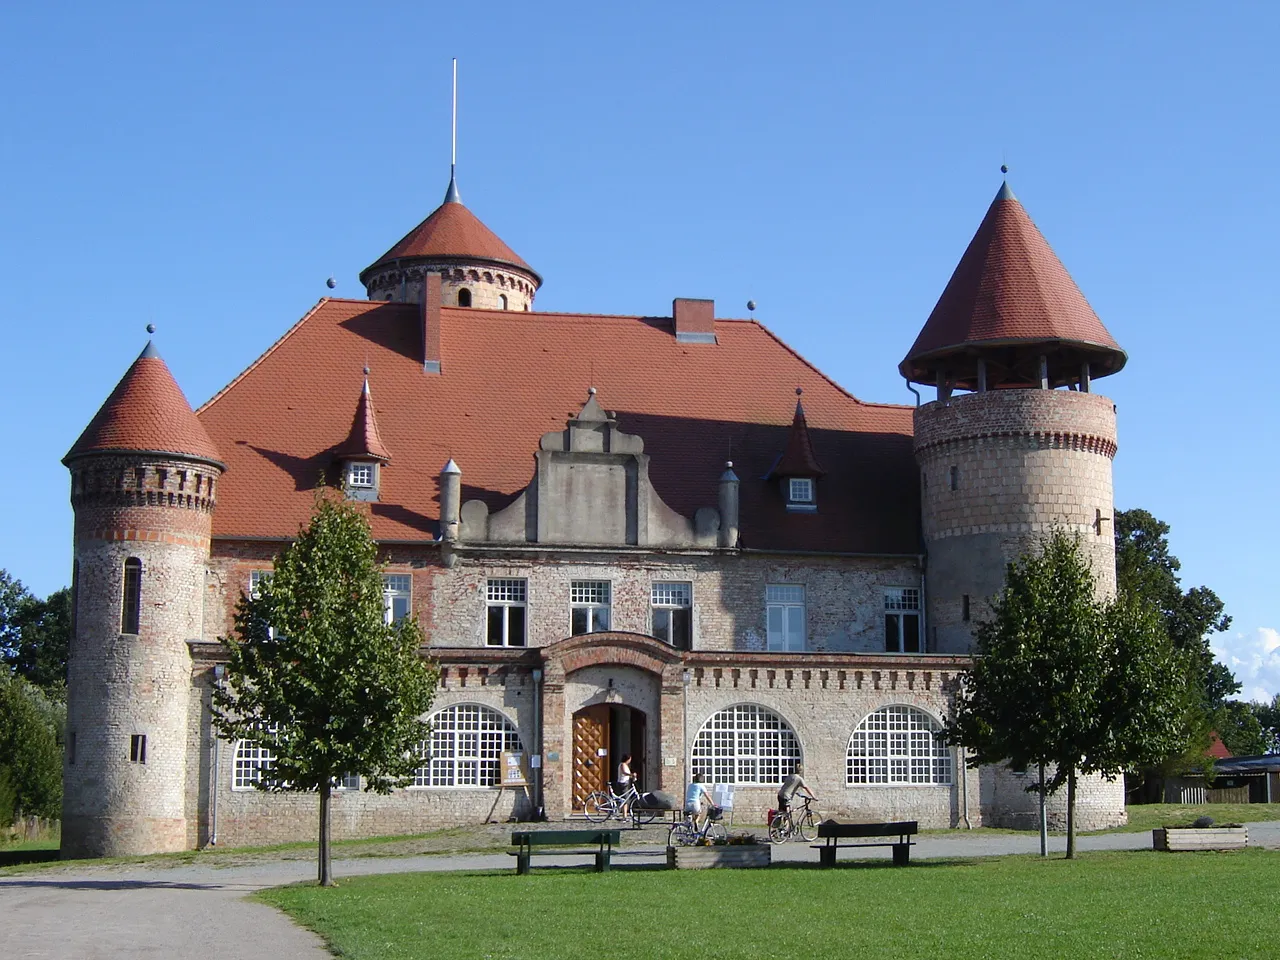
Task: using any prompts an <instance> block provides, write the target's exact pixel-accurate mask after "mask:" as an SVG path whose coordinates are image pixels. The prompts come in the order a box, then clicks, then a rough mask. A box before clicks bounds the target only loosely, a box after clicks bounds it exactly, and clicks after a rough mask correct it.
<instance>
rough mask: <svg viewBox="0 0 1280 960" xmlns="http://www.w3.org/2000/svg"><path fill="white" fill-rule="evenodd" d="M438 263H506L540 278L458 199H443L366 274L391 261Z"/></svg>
mask: <svg viewBox="0 0 1280 960" xmlns="http://www.w3.org/2000/svg"><path fill="white" fill-rule="evenodd" d="M411 257H412V258H425V259H439V260H488V261H492V262H493V263H502V264H509V265H511V266H514V267H518V268H519V269H521V270H523V271H525V272H526V273H531V274H533V276H534V277H537V278H538V281H539V283H541V277H538V274H537V273H535V272H534V269H533V268H532V267H531V266H529V265H528V264H527V263H525V262H524V260H522V259H521V258H520V256H519V255H518V254H517V253H516V252H515V251H514V250H512V249H511V248H510V247H508V246H507V245H506V244H505V243H503V242H502V241H501V240H500V239H498V235H497V234H496V233H494V232H493V231H492V230H490V229H489V228H488V227H486V226H485V225H484V224H483V223H481V222H480V218H479V217H477V216H476V215H475V214H474V213H472V212H471V211H470V210H468V209H467V208H466V207H464V206H463V205H462V204H461V203H460V202H458V201H457V200H446V201H445V202H444V203H442V204H440V206H438V207H436V209H435V210H434V211H433V212H432V214H431V216H429V217H427V219H425V220H423V221H422V222H421V223H420V224H418V225H417V226H416V227H414V228H413V229H412V230H410V231H409V232H408V233H407V234H405V236H404V237H403V238H402V239H401V240H400V242H399V243H397V244H396V245H395V246H394V247H392V248H391V249H390V250H388V251H387V252H386V253H384V254H383V255H382V256H381V257H379V258H378V259H377V260H375V261H374V262H373V264H372V265H371V266H368V267H366V268H365V269H364V270H363V271H362V272H361V274H360V280H361V282H364V278H365V275H366V274H368V273H369V271H370V270H373V269H374V267H380V266H382V265H383V264H384V263H388V262H390V261H392V260H399V259H408V258H411Z"/></svg>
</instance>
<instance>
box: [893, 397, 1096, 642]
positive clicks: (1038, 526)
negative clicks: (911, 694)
mask: <svg viewBox="0 0 1280 960" xmlns="http://www.w3.org/2000/svg"><path fill="white" fill-rule="evenodd" d="M1115 437H1116V429H1115V408H1114V405H1113V404H1112V402H1111V401H1110V400H1109V399H1107V398H1106V397H1103V396H1100V395H1098V394H1092V393H1079V392H1076V391H1067V390H995V391H989V392H987V393H972V394H965V395H961V396H958V397H953V398H952V399H951V400H950V401H949V402H947V403H939V402H934V403H928V404H925V405H924V406H922V407H919V408H917V410H916V415H915V449H916V459H917V461H918V462H919V464H920V470H921V486H922V489H921V503H922V519H923V526H924V534H925V539H926V543H927V547H928V567H927V570H928V587H929V590H928V595H927V607H928V623H929V629H930V640H931V643H930V648H931V649H935V650H938V651H942V652H951V653H963V652H966V651H968V649H969V648H970V645H971V643H972V623H973V622H974V621H976V620H980V619H983V618H985V617H988V616H989V615H990V607H989V603H988V601H989V599H990V598H991V597H992V596H994V595H995V594H996V593H998V592H999V591H1000V589H1001V588H1002V586H1003V583H1004V572H1005V566H1006V564H1007V563H1008V562H1009V561H1011V560H1014V559H1016V558H1017V557H1018V556H1020V555H1022V554H1024V553H1026V552H1027V551H1029V550H1033V549H1035V547H1036V546H1037V545H1038V543H1039V541H1040V540H1041V538H1043V537H1044V536H1045V535H1047V534H1048V533H1049V532H1050V531H1051V530H1053V529H1054V528H1055V527H1059V528H1061V529H1064V530H1066V531H1067V532H1069V533H1074V534H1077V535H1078V536H1079V537H1080V538H1081V543H1082V545H1083V547H1084V551H1085V555H1086V556H1087V557H1088V558H1089V560H1090V563H1091V565H1092V567H1093V569H1094V573H1095V576H1096V577H1097V578H1098V587H1099V593H1100V594H1101V595H1103V596H1110V595H1112V594H1114V592H1115V545H1114V539H1113V538H1114V527H1113V525H1112V518H1113V516H1114V513H1115V510H1114V496H1113V488H1112V471H1111V461H1112V459H1113V457H1114V456H1115V452H1116V441H1115ZM953 477H954V481H953ZM953 485H954V489H953ZM965 597H968V599H969V604H968V607H969V618H968V619H967V620H966V619H965V616H964V613H965V602H964V598H965Z"/></svg>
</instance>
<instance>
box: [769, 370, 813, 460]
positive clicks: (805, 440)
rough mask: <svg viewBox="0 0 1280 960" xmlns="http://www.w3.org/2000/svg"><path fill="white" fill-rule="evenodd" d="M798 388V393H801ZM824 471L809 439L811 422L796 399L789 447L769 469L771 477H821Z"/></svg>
mask: <svg viewBox="0 0 1280 960" xmlns="http://www.w3.org/2000/svg"><path fill="white" fill-rule="evenodd" d="M799 392H800V391H799V388H797V390H796V393H799ZM823 473H824V471H823V469H822V467H820V466H819V465H818V458H817V456H816V455H815V454H814V452H813V444H812V443H811V442H810V440H809V423H808V421H807V420H805V417H804V405H803V404H801V403H800V401H799V400H796V413H795V416H794V417H793V418H792V420H791V430H790V432H789V433H788V434H787V449H786V450H784V451H783V453H782V456H781V457H779V458H778V462H777V463H775V464H774V465H773V469H772V470H770V471H769V476H770V477H820V476H822V474H823Z"/></svg>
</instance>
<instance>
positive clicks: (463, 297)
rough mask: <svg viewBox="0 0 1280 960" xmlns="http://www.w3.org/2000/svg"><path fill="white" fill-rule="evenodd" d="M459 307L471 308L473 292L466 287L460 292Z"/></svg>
mask: <svg viewBox="0 0 1280 960" xmlns="http://www.w3.org/2000/svg"><path fill="white" fill-rule="evenodd" d="M458 306H460V307H469V306H471V291H470V290H468V289H467V288H466V287H463V288H462V289H461V290H459V291H458Z"/></svg>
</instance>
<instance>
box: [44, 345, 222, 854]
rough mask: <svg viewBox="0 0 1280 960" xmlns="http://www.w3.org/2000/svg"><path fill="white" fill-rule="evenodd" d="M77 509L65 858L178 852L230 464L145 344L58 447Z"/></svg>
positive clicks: (182, 845) (183, 843)
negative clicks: (218, 521) (213, 538)
mask: <svg viewBox="0 0 1280 960" xmlns="http://www.w3.org/2000/svg"><path fill="white" fill-rule="evenodd" d="M63 463H64V464H66V466H67V467H68V469H69V470H70V471H71V506H72V509H73V510H74V511H75V554H74V556H75V562H74V568H73V569H74V572H73V580H72V583H73V600H72V603H73V635H72V639H71V649H70V654H69V659H68V664H67V751H66V759H65V763H64V767H63V815H62V855H63V857H86V856H120V855H130V854H144V853H156V852H161V851H171V850H183V849H186V848H188V847H189V846H190V845H191V844H190V842H189V841H188V830H187V815H186V794H187V762H186V760H187V750H188V737H189V732H188V711H189V708H190V697H191V656H190V653H189V652H188V647H187V642H188V641H189V640H192V639H196V638H198V637H200V636H201V633H202V617H203V594H204V585H205V569H206V567H207V565H208V562H209V541H210V534H211V525H212V519H213V509H214V502H215V498H216V496H217V484H218V478H219V477H220V476H221V474H222V472H223V469H224V468H223V464H222V463H221V462H220V460H219V456H218V452H217V449H216V448H215V447H214V445H213V441H211V440H210V439H209V435H208V434H207V433H206V432H205V430H204V427H203V426H201V424H200V421H199V420H198V419H196V416H195V414H194V413H193V412H192V410H191V406H190V405H189V404H188V403H187V400H186V398H185V397H184V396H183V394H182V391H181V390H180V389H179V387H178V385H177V383H176V382H175V381H174V379H173V376H172V375H171V374H170V373H169V368H168V367H167V366H166V364H165V362H164V361H163V360H162V359H161V358H160V355H159V354H158V353H157V352H156V349H155V347H154V346H153V345H152V344H151V343H148V344H147V346H146V349H144V350H143V351H142V353H141V355H140V356H139V357H138V359H137V360H135V361H134V363H133V365H132V366H131V367H130V368H129V370H128V372H127V373H125V375H124V378H123V379H122V380H121V381H120V382H119V384H117V385H116V388H115V390H114V391H112V393H111V395H110V396H109V397H108V398H107V401H106V403H104V404H103V405H102V408H101V409H100V410H99V411H98V413H97V415H96V416H95V417H94V418H93V420H92V421H91V422H90V423H89V426H88V427H86V428H85V431H84V433H83V434H81V436H80V439H79V440H77V441H76V443H75V445H74V446H73V447H72V448H71V451H70V452H69V453H68V454H67V455H66V457H65V458H63Z"/></svg>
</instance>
